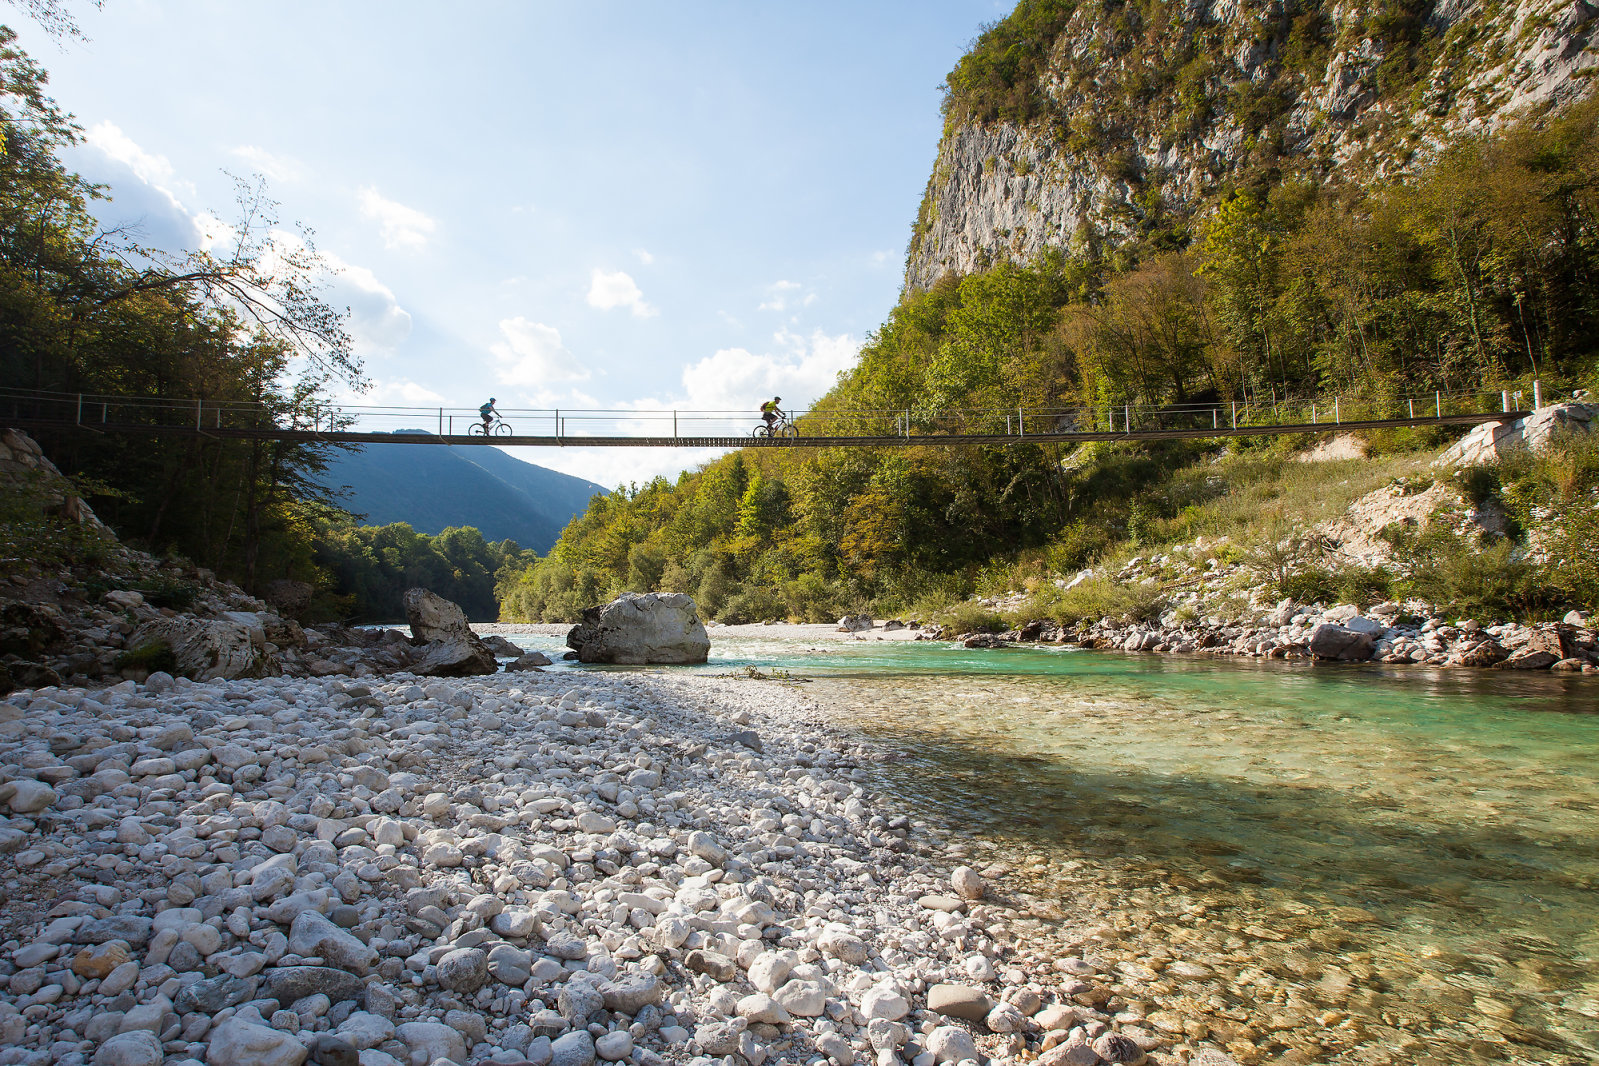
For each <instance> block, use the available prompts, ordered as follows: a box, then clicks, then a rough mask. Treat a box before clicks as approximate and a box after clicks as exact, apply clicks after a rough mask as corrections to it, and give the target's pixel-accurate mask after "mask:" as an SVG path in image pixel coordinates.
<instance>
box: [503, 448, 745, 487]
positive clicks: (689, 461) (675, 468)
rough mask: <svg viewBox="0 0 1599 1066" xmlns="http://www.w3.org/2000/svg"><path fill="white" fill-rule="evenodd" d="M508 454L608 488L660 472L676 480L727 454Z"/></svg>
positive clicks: (634, 451)
mask: <svg viewBox="0 0 1599 1066" xmlns="http://www.w3.org/2000/svg"><path fill="white" fill-rule="evenodd" d="M504 450H505V451H506V452H507V453H508V454H510V455H514V456H516V457H517V458H518V459H523V460H525V461H527V462H529V463H535V464H537V465H538V466H542V467H545V468H546V469H549V470H559V471H560V472H561V473H563V474H571V475H572V476H573V477H581V478H587V479H588V480H589V481H593V482H595V483H596V484H599V485H602V486H604V487H605V488H607V489H614V488H616V487H617V486H618V485H626V484H629V483H633V484H638V485H643V484H645V483H647V482H648V481H650V480H651V479H652V478H654V477H656V476H657V475H659V476H662V477H665V478H668V479H670V480H676V478H677V475H678V474H679V473H681V472H682V471H684V470H689V469H692V468H694V467H696V466H700V465H701V464H704V463H708V462H710V461H711V460H712V459H715V458H716V457H717V456H719V455H721V454H723V453H722V450H721V449H719V448H694V449H689V448H573V447H566V448H506V449H504Z"/></svg>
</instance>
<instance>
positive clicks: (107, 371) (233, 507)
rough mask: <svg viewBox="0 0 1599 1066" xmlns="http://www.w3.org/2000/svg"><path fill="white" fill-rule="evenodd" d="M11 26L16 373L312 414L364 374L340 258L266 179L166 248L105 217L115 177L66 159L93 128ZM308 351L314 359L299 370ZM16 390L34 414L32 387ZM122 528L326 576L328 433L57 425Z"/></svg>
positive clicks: (12, 386) (1, 63) (1, 356)
mask: <svg viewBox="0 0 1599 1066" xmlns="http://www.w3.org/2000/svg"><path fill="white" fill-rule="evenodd" d="M14 40H15V38H14V35H13V34H12V32H11V31H10V30H9V29H6V28H4V27H0V137H3V147H4V151H3V153H0V383H3V385H4V386H5V387H6V389H7V390H18V389H21V390H43V391H46V392H57V393H79V392H87V393H96V392H99V393H109V394H113V395H133V396H146V397H169V398H182V399H185V400H187V399H191V398H193V397H196V396H203V397H206V398H208V399H211V400H213V401H216V402H232V403H240V404H255V405H258V406H259V408H260V409H261V411H262V416H263V418H266V419H273V420H277V421H280V422H283V423H286V424H293V423H295V422H296V421H305V422H307V423H308V422H309V417H310V416H309V414H308V413H307V412H308V411H309V408H310V406H311V405H313V404H314V403H316V402H317V401H318V400H319V399H322V398H323V393H324V390H325V389H326V388H327V386H328V385H329V384H331V383H333V382H342V383H345V384H350V385H357V386H359V385H360V383H361V380H362V368H361V363H360V360H359V359H358V358H357V357H356V355H355V353H354V352H353V350H352V347H351V343H350V338H349V335H348V334H347V333H346V332H345V328H344V317H343V315H342V314H340V313H339V312H337V311H335V310H334V309H333V308H331V307H330V306H328V305H327V304H326V303H325V302H324V301H323V300H322V299H321V298H320V295H319V289H318V279H319V277H321V276H322V275H323V273H324V270H325V264H324V263H323V261H322V260H321V259H320V258H319V257H318V255H317V253H316V251H315V246H314V244H312V243H311V242H310V240H309V237H308V236H306V235H301V236H299V237H297V238H294V239H285V238H284V237H283V236H282V235H281V233H282V231H281V227H280V224H279V221H278V219H277V218H276V217H275V214H274V211H275V205H274V204H272V202H271V201H270V200H269V199H268V198H267V197H266V196H265V194H264V192H263V191H262V190H261V188H260V187H259V186H249V185H246V186H242V187H241V189H240V204H239V210H240V216H239V222H238V231H237V232H238V240H237V242H236V243H234V244H233V245H232V246H231V247H228V248H221V247H219V248H217V249H215V250H212V251H182V250H180V251H177V252H171V253H169V252H164V251H159V250H154V249H146V248H143V247H141V246H139V245H138V243H137V242H136V241H135V240H134V238H133V237H131V236H130V235H128V234H126V233H119V232H105V231H102V230H101V228H100V227H99V226H98V224H97V223H96V221H95V219H94V216H93V215H92V213H91V212H90V210H89V205H90V201H91V199H93V198H94V197H98V196H101V195H104V190H101V189H99V188H97V187H95V186H92V185H90V184H88V183H87V182H85V181H84V180H83V179H82V178H80V177H79V176H78V175H76V174H74V173H72V172H71V171H69V170H68V169H67V168H66V167H65V166H64V164H63V163H62V160H61V156H62V154H63V152H64V151H65V150H66V149H67V148H69V147H70V146H71V145H73V144H75V143H76V142H77V141H78V139H79V130H78V128H77V127H76V126H75V125H74V124H73V123H72V121H71V120H70V118H69V116H66V115H64V114H63V113H62V112H61V111H60V110H59V109H58V108H57V107H56V105H55V104H54V103H53V102H52V101H51V99H50V98H49V97H48V96H47V95H46V92H45V80H46V79H45V73H44V71H43V70H42V69H41V68H40V67H39V66H38V65H37V64H36V63H35V62H34V61H33V60H31V59H30V58H29V57H27V56H26V55H24V54H22V53H21V52H20V51H19V50H18V49H17V48H16V47H15V45H14V43H13V42H14ZM291 364H296V365H299V366H302V367H303V368H304V370H303V372H301V373H299V374H298V375H292V376H291V375H290V374H289V373H288V372H289V369H290V366H291ZM5 402H6V407H7V408H8V409H9V410H10V411H12V412H15V413H17V414H23V415H26V414H27V413H28V411H29V399H28V397H27V395H26V394H23V393H15V392H12V393H10V394H9V395H8V396H7V397H6V401H5ZM40 443H41V444H43V445H44V447H45V449H46V452H47V453H48V454H49V455H50V456H51V458H53V459H54V460H55V461H56V463H57V464H58V465H59V466H60V467H61V468H62V470H63V471H64V472H66V473H67V474H69V475H70V476H73V477H75V478H77V479H78V480H79V483H80V485H81V487H82V488H84V490H85V491H86V492H87V493H88V495H89V496H90V498H91V500H92V501H93V504H94V506H95V508H96V510H97V511H98V512H99V513H100V514H101V515H102V516H103V517H104V518H105V520H106V521H107V522H109V523H110V524H111V525H112V526H113V527H114V528H115V529H116V530H117V531H118V532H119V533H120V534H121V535H122V536H124V537H125V538H127V539H129V540H130V541H131V542H133V543H135V544H136V545H138V546H140V547H145V548H149V549H150V550H152V551H155V552H157V553H162V554H164V553H178V554H181V555H183V556H185V557H187V558H189V559H191V560H193V562H195V563H196V564H198V565H201V566H205V567H209V568H212V569H213V570H216V571H218V572H220V573H223V574H226V575H228V576H231V577H234V578H237V579H238V580H239V581H240V583H241V584H243V585H244V586H245V587H246V588H255V587H258V586H259V584H260V583H261V582H263V581H265V580H267V579H269V578H271V577H283V576H286V575H287V576H297V577H305V578H314V577H315V576H316V574H315V567H314V564H313V562H312V560H311V535H312V530H313V529H314V527H315V526H316V524H317V523H318V522H319V521H321V520H322V519H323V518H324V517H326V516H327V515H328V514H329V513H330V511H331V509H332V508H333V507H334V505H335V502H336V501H334V500H332V499H331V498H330V497H329V495H328V493H327V492H326V491H325V490H324V489H322V488H321V487H320V486H319V485H318V484H317V483H316V481H315V475H316V474H317V473H318V472H319V471H320V470H321V469H322V467H323V465H324V464H325V463H326V461H327V452H328V449H327V448H326V447H325V446H320V445H306V444H288V443H274V442H265V441H235V442H224V441H218V440H211V439H203V438H194V439H175V438H142V437H135V436H116V435H93V434H82V433H77V434H61V435H51V434H42V435H41V440H40Z"/></svg>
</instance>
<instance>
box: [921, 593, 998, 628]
mask: <svg viewBox="0 0 1599 1066" xmlns="http://www.w3.org/2000/svg"><path fill="white" fill-rule="evenodd" d="M936 620H937V621H938V623H939V624H940V625H942V626H943V627H944V628H945V629H947V630H950V631H951V632H954V633H998V632H1000V631H1001V630H1003V629H1004V628H1005V619H1003V618H1001V617H1000V615H999V613H998V612H997V611H995V610H993V609H992V608H989V607H984V606H983V605H982V604H980V603H978V602H976V601H975V600H967V601H965V602H963V603H957V604H953V605H951V606H949V607H947V608H945V609H944V610H942V611H939V612H937V614H936Z"/></svg>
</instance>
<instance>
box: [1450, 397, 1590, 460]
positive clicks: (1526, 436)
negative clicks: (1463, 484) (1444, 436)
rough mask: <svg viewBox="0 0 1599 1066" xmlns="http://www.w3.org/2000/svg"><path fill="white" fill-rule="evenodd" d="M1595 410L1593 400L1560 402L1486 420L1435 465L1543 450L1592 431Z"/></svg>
mask: <svg viewBox="0 0 1599 1066" xmlns="http://www.w3.org/2000/svg"><path fill="white" fill-rule="evenodd" d="M1596 414H1599V406H1596V405H1594V404H1587V403H1557V404H1551V405H1549V406H1548V407H1540V408H1538V410H1536V411H1534V412H1533V413H1532V414H1530V415H1528V416H1527V417H1525V418H1514V419H1506V420H1505V421H1503V422H1484V423H1483V424H1482V425H1480V426H1477V427H1476V428H1475V429H1473V430H1472V431H1471V432H1470V433H1467V434H1466V435H1465V436H1464V437H1462V438H1460V440H1458V441H1456V442H1455V443H1454V444H1452V445H1450V446H1449V447H1448V448H1445V449H1444V450H1443V452H1441V453H1440V454H1439V456H1438V458H1437V459H1435V460H1433V465H1434V466H1483V465H1485V464H1488V463H1497V462H1498V461H1499V460H1501V459H1503V458H1505V457H1506V456H1507V455H1510V454H1512V453H1513V452H1518V451H1522V450H1524V449H1529V448H1530V449H1531V450H1532V451H1534V452H1541V451H1544V450H1546V449H1548V448H1549V447H1550V446H1551V445H1553V444H1555V443H1556V442H1558V441H1559V440H1561V439H1562V438H1564V437H1568V436H1571V435H1573V434H1576V433H1587V432H1589V431H1590V430H1591V429H1592V428H1593V421H1594V416H1595V415H1596Z"/></svg>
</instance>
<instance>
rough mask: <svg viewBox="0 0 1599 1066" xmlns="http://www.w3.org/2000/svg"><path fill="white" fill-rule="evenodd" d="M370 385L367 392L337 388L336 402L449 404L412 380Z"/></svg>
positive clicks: (379, 380) (376, 381) (354, 404)
mask: <svg viewBox="0 0 1599 1066" xmlns="http://www.w3.org/2000/svg"><path fill="white" fill-rule="evenodd" d="M369 385H370V387H369V388H368V389H367V390H366V391H365V392H354V391H352V390H351V389H349V388H347V387H343V386H340V387H336V388H335V389H334V390H333V396H334V400H335V401H336V402H338V403H341V404H345V405H348V406H352V407H438V406H443V405H447V404H448V403H449V400H448V399H447V398H446V397H444V396H441V395H439V394H438V393H436V392H434V391H433V390H432V389H430V388H428V387H427V386H426V385H419V384H417V383H416V382H414V381H412V380H411V379H410V378H377V379H373V380H372V381H370V382H369ZM377 428H386V427H381V426H380V427H377Z"/></svg>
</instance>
